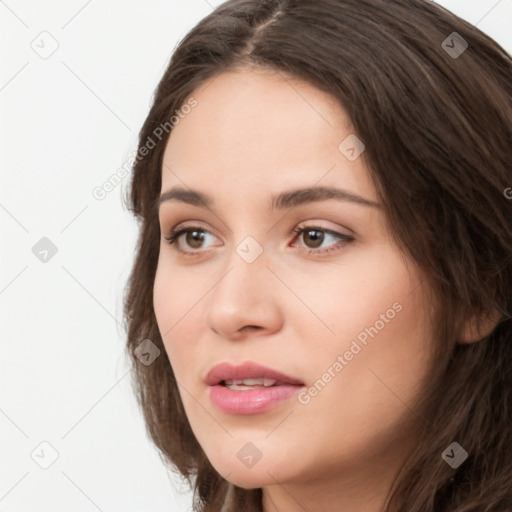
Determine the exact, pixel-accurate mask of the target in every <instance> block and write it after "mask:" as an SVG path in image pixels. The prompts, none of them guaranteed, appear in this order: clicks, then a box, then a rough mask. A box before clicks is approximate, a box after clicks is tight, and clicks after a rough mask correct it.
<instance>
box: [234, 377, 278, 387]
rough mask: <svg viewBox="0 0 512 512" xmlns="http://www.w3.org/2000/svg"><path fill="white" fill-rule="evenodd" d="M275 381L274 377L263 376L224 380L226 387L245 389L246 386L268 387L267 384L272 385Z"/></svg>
mask: <svg viewBox="0 0 512 512" xmlns="http://www.w3.org/2000/svg"><path fill="white" fill-rule="evenodd" d="M276 382H277V381H276V380H274V379H265V378H257V379H234V380H231V379H230V380H225V381H224V384H226V386H227V387H231V388H232V389H246V387H247V386H254V387H261V386H264V387H269V386H273V385H274V384H275V383H276ZM241 386H242V387H241Z"/></svg>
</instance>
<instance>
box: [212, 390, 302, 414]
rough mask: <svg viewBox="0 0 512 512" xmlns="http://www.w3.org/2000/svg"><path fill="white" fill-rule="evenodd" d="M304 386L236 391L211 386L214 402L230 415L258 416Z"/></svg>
mask: <svg viewBox="0 0 512 512" xmlns="http://www.w3.org/2000/svg"><path fill="white" fill-rule="evenodd" d="M302 388H303V386H293V385H291V384H290V385H282V386H269V387H267V388H257V389H248V390H234V389H229V388H227V387H226V386H222V385H220V384H217V385H216V386H210V398H211V400H212V402H213V403H214V404H215V405H216V406H217V407H218V408H219V409H220V410H221V411H223V412H226V413H228V414H258V413H260V412H265V411H268V410H269V409H272V408H273V407H275V406H276V405H277V404H278V403H279V402H281V401H283V400H287V399H289V398H291V397H292V396H294V395H296V394H297V393H298V392H299V391H300V390H301V389H302Z"/></svg>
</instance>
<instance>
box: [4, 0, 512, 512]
mask: <svg viewBox="0 0 512 512" xmlns="http://www.w3.org/2000/svg"><path fill="white" fill-rule="evenodd" d="M220 3H221V1H216V0H209V1H208V2H207V1H206V0H187V1H186V2H185V1H184V0H183V1H177V0H165V1H163V0H151V1H148V2H143V1H141V0H139V1H134V0H131V1H126V0H123V1H121V0H118V1H113V0H108V1H105V0H103V1H100V0H89V1H87V0H68V1H67V2H64V1H60V2H57V1H45V2H40V1H35V0H33V1H19V0H18V1H17V0H5V1H0V34H1V36H0V37H1V43H2V44H1V48H0V52H1V53H0V55H1V66H0V114H1V117H0V129H1V136H0V141H1V142H0V151H1V153H0V165H1V188H0V227H1V236H2V239H1V244H2V245H1V247H2V251H1V261H0V320H1V325H0V327H1V334H0V336H1V346H0V348H1V354H0V364H1V366H0V511H1V512H31V511H37V512H44V511H52V512H60V511H62V512H67V511H73V512H94V511H98V510H100V511H103V512H113V511H121V510H122V511H128V512H129V511H151V512H158V511H166V512H171V511H183V512H185V511H187V510H189V507H190V506H191V494H190V493H188V492H187V490H186V488H185V486H184V485H183V484H182V483H180V480H179V479H177V478H176V477H171V476H168V473H167V471H166V470H165V468H164V467H163V464H162V463H161V461H160V459H159V457H158V455H157V452H156V450H155V448H154V447H153V446H152V445H151V444H150V443H149V441H148V438H147V437H146V434H145V430H144V425H143V423H142V418H141V417H140V414H139V412H138V409H137V408H136V404H135V399H134V398H133V393H132V390H131V387H130V375H129V373H128V366H127V362H126V359H125V357H124V354H123V352H124V343H125V340H124V332H123V330H122V328H121V323H120V320H121V312H122V294H123V289H124V285H125V283H126V280H127V278H128V273H129V271H130V269H131V265H132V262H133V257H134V247H135V241H136V235H137V230H136V224H135V221H134V220H133V217H132V216H131V215H130V214H129V212H128V211H127V210H126V209H125V207H124V205H123V204H122V201H121V196H122V194H123V193H124V191H125V189H126V188H127V185H128V178H125V180H124V182H123V184H122V186H118V187H116V188H115V189H114V190H113V191H112V192H110V193H109V194H108V195H107V196H106V197H105V199H103V200H101V201H100V200H98V199H96V198H94V197H93V195H92V190H93V189H94V188H95V187H97V186H101V185H102V184H103V183H104V182H105V181H106V180H107V179H108V178H109V177H110V176H111V175H112V174H114V173H115V172H116V170H118V169H119V168H120V167H121V166H122V165H123V163H124V162H125V161H126V160H127V158H128V156H129V155H130V154H131V153H132V152H133V151H134V150H135V149H136V142H137V135H138V131H139V129H140V127H141V126H142V123H143V121H144V119H145V116H146V114H147V112H148V108H149V104H150V101H151V98H152V94H153V92H154V89H155V86H156V84H157V83H158V81H159V79H160V78H161V76H162V74H163V72H164V70H165V67H166V65H167V63H168V60H169V57H170V55H171V53H172V51H173V49H174V47H175V46H176V44H177V43H178V42H179V40H181V39H182V38H183V37H184V36H185V34H186V33H187V32H188V31H189V30H190V29H191V28H192V27H193V26H194V25H195V24H196V23H197V22H198V21H199V20H200V19H202V18H203V17H204V16H206V15H207V14H208V13H210V12H211V10H212V8H213V7H216V6H217V5H220ZM438 3H440V4H441V5H443V6H445V7H447V8H448V9H450V10H452V11H453V12H455V13H456V14H458V15H459V16H461V17H462V18H465V19H466V20H468V21H469V22H471V23H472V24H476V25H477V26H478V27H479V28H480V29H481V30H483V31H484V32H486V33H488V34H489V35H491V37H493V38H494V39H496V40H497V41H498V42H499V43H500V44H501V45H502V46H503V47H504V48H505V49H506V50H507V51H509V52H512V30H511V26H512V0H501V1H498V0H470V1H468V0H444V1H442V2H438ZM41 32H47V33H48V34H50V35H48V34H43V35H40V34H41ZM447 36H448V34H447ZM43 38H44V39H43ZM52 38H53V39H52ZM42 39H43V42H41V40H42ZM57 44H58V48H57V50H56V51H55V52H54V53H53V54H52V55H51V56H49V57H48V58H46V59H43V58H41V57H40V56H39V55H38V53H36V51H34V49H33V47H35V48H38V46H37V45H39V48H40V49H39V50H38V51H40V52H42V51H43V50H44V49H46V51H48V49H51V48H52V45H55V46H56V45H57ZM43 47H44V48H43ZM43 237H47V238H49V239H50V240H51V241H52V242H53V244H54V245H55V246H56V247H57V253H56V254H55V255H54V256H53V257H51V258H50V259H49V261H47V262H46V263H43V262H41V261H40V260H39V259H38V258H36V256H35V255H34V254H33V252H32V248H33V246H34V245H35V244H36V243H37V242H38V241H39V240H40V239H41V238H43ZM43 441H46V442H47V443H50V445H51V446H52V447H53V449H55V450H56V451H57V452H58V458H57V460H56V461H55V462H54V463H53V464H52V465H51V466H50V467H48V469H42V468H41V467H40V466H39V465H38V464H37V463H36V462H35V460H39V461H40V462H41V463H44V462H45V461H46V462H51V456H52V449H51V448H49V447H48V446H47V445H40V443H41V442H43ZM34 450H35V451H34ZM31 454H32V455H31ZM32 457H33V458H32Z"/></svg>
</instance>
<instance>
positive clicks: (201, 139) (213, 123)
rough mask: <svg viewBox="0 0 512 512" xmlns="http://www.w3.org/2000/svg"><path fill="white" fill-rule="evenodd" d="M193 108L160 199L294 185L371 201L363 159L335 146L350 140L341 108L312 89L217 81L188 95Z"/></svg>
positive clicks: (261, 76) (242, 77) (168, 160)
mask: <svg viewBox="0 0 512 512" xmlns="http://www.w3.org/2000/svg"><path fill="white" fill-rule="evenodd" d="M191 97H193V98H194V99H195V100H196V101H197V106H195V107H194V108H193V109H191V110H190V112H189V113H188V114H187V115H185V116H184V118H183V119H181V120H180V122H179V123H178V124H177V125H176V126H175V127H174V129H173V131H172V132H171V136H170V137H169V140H168V143H167V147H166V150H165V154H164V161H163V166H162V191H165V190H167V189H169V188H170V187H172V186H175V185H181V186H189V187H191V188H200V189H202V190H205V191H208V190H210V191H211V194H213V195H215V194H216V191H217V190H219V191H220V190H221V189H229V190H230V191H233V189H238V190H240V192H241V193H242V191H248V190H250V189H251V188H252V187H258V189H262V188H269V189H273V190H279V189H284V188H290V186H293V185H300V186H308V185H309V186H313V185H315V184H316V183H318V182H319V181H320V180H322V183H321V184H322V185H332V186H343V187H344V188H348V189H350V190H352V191H353V192H355V193H359V194H361V195H365V196H367V197H369V198H372V199H373V198H374V194H373V193H372V191H371V188H372V185H371V183H370V181H369V176H368V173H367V171H366V169H365V165H364V163H363V160H362V158H358V159H356V160H354V161H350V160H348V159H347V158H346V156H345V155H344V154H343V153H342V152H341V151H340V149H339V145H340V143H341V142H342V141H344V140H346V139H347V137H348V136H350V135H353V134H354V132H353V128H352V123H351V121H350V119H349V117H348V115H347V113H346V112H345V110H344V109H343V107H342V106H341V105H340V104H339V103H338V102H337V101H335V100H334V99H333V98H332V97H330V96H329V95H327V94H326V93H324V92H323V91H320V90H318V89H316V88H315V87H313V86H312V85H310V84H308V83H305V82H303V81H300V80H298V79H296V78H293V77H290V76H288V75H285V74H283V73H280V72H279V73H278V72H273V71H269V70H263V69H251V70H241V71H237V72H227V73H222V74H220V75H218V76H216V77H213V78H212V79H210V80H208V81H207V82H206V83H204V84H202V85H201V86H200V87H199V88H198V89H196V90H195V91H194V92H193V93H192V94H191Z"/></svg>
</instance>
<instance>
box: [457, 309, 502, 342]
mask: <svg viewBox="0 0 512 512" xmlns="http://www.w3.org/2000/svg"><path fill="white" fill-rule="evenodd" d="M477 320H480V322H477ZM500 320H501V314H500V313H499V312H498V311H497V310H496V309H494V308H492V309H490V310H489V311H488V312H487V313H483V314H482V315H480V317H476V316H473V317H471V318H470V319H469V320H467V321H466V323H465V325H464V328H463V329H462V332H461V334H460V337H459V340H458V342H459V343H475V342H477V341H480V340H482V339H483V338H485V337H486V336H488V335H489V334H491V333H492V331H494V329H495V328H496V326H497V325H498V323H499V322H500ZM478 323H479V324H480V325H478Z"/></svg>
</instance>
